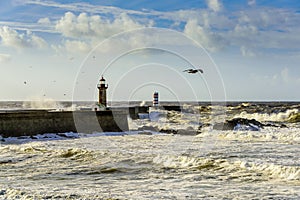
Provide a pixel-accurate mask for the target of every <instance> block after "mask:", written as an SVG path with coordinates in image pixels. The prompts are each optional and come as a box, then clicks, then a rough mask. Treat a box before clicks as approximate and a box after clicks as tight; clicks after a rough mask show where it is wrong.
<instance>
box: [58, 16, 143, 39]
mask: <svg viewBox="0 0 300 200" xmlns="http://www.w3.org/2000/svg"><path fill="white" fill-rule="evenodd" d="M142 27H144V25H142V24H140V23H138V22H136V21H134V20H133V19H132V18H130V17H129V16H128V15H127V14H125V13H123V14H121V15H119V17H117V18H115V19H114V20H113V21H108V20H104V19H102V18H101V17H100V16H99V15H93V16H88V15H87V14H86V13H81V14H79V15H78V16H76V15H74V14H73V13H72V12H67V13H65V15H64V16H63V17H62V18H61V19H60V20H59V21H58V22H57V24H56V30H57V31H59V32H61V33H62V34H63V35H64V36H66V37H71V38H83V37H85V38H89V39H90V38H91V37H95V38H98V39H99V40H100V41H101V40H103V39H104V38H107V37H110V36H112V35H114V34H116V33H120V32H123V31H128V30H133V29H136V28H142Z"/></svg>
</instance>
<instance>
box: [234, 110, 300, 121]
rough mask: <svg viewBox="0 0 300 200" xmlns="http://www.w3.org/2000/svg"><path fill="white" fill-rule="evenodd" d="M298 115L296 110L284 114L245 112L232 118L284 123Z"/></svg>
mask: <svg viewBox="0 0 300 200" xmlns="http://www.w3.org/2000/svg"><path fill="white" fill-rule="evenodd" d="M298 113H299V110H298V109H288V110H286V111H284V112H278V113H258V112H256V113H247V112H246V111H243V112H241V113H240V114H237V115H235V116H234V118H247V119H255V120H257V121H260V122H270V121H271V122H286V121H289V118H290V117H292V116H294V115H295V114H296V115H297V114H298ZM298 119H299V117H298Z"/></svg>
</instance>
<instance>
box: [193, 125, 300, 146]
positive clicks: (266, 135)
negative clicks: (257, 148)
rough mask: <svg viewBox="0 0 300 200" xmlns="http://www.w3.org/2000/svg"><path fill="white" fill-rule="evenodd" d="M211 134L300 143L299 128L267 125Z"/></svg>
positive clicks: (220, 136)
mask: <svg viewBox="0 0 300 200" xmlns="http://www.w3.org/2000/svg"><path fill="white" fill-rule="evenodd" d="M211 134H216V135H217V136H218V139H227V140H244V141H281V142H285V143H300V130H299V128H275V127H267V128H264V129H262V130H261V131H213V133H211ZM199 137H200V136H199Z"/></svg>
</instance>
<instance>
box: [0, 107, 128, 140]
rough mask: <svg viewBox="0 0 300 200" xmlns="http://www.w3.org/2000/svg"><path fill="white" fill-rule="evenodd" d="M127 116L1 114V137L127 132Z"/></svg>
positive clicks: (116, 113) (105, 113) (118, 113)
mask: <svg viewBox="0 0 300 200" xmlns="http://www.w3.org/2000/svg"><path fill="white" fill-rule="evenodd" d="M127 116H128V113H127V112H124V111H122V110H120V111H118V110H114V111H111V110H106V111H48V110H24V111H22V110H20V111H2V112H0V135H1V136H2V137H19V136H32V135H37V134H44V133H64V132H84V133H93V132H121V131H127V130H128V121H127Z"/></svg>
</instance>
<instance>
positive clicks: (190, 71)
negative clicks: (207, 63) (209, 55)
mask: <svg viewBox="0 0 300 200" xmlns="http://www.w3.org/2000/svg"><path fill="white" fill-rule="evenodd" d="M183 72H187V73H190V74H195V73H197V72H201V73H202V74H203V70H202V69H186V70H183Z"/></svg>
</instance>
